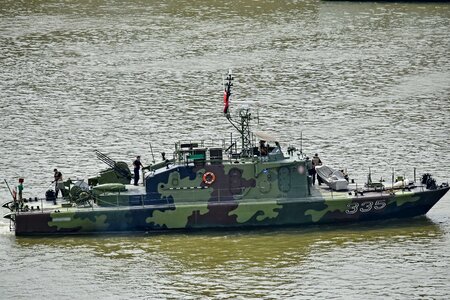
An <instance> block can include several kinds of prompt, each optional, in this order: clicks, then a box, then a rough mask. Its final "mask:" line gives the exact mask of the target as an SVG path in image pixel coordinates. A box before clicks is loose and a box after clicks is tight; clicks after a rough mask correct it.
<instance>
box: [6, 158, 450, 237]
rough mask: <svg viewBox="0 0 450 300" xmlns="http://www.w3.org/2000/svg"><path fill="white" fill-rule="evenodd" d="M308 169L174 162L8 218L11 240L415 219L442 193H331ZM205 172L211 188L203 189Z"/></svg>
mask: <svg viewBox="0 0 450 300" xmlns="http://www.w3.org/2000/svg"><path fill="white" fill-rule="evenodd" d="M309 167H310V160H308V159H298V158H297V157H296V158H293V157H286V158H284V159H281V160H278V161H264V160H262V159H260V158H252V159H241V160H239V161H222V162H221V163H214V164H210V163H208V162H205V163H202V164H186V163H183V164H177V163H174V164H172V165H170V166H164V167H162V168H159V169H158V170H155V171H154V173H152V174H151V175H148V176H147V177H146V179H145V180H146V181H145V186H139V187H135V186H132V185H123V186H121V185H120V184H117V183H115V184H111V185H109V186H101V185H99V186H98V188H94V190H95V191H96V192H95V193H94V195H95V198H96V202H97V203H98V204H102V205H100V206H95V207H94V208H90V207H75V206H72V207H67V208H59V209H56V210H53V211H44V212H41V211H39V212H17V213H13V216H12V218H14V220H15V223H16V234H17V235H33V234H72V233H78V234H80V233H81V234H87V233H98V232H132V231H140V232H151V231H164V230H180V229H184V230H193V229H205V228H244V227H258V226H299V225H307V224H323V223H338V222H351V221H362V220H377V219H385V218H403V217H413V216H417V215H422V214H425V213H426V212H427V211H428V210H429V209H431V207H433V205H434V204H435V203H436V202H437V201H438V200H439V199H440V198H441V197H442V196H443V195H444V194H445V193H446V192H447V191H448V189H449V187H448V186H446V185H443V186H440V187H437V188H436V189H432V190H428V189H426V188H424V187H421V186H420V187H416V188H413V189H411V190H409V191H408V190H407V189H402V190H396V191H377V192H365V193H363V195H361V194H360V193H353V192H352V191H344V192H336V191H331V190H330V189H327V188H323V187H320V188H319V187H316V186H313V185H311V178H310V176H308V174H307V172H306V170H308V168H309ZM208 172H209V173H213V174H214V176H215V180H214V182H211V183H209V182H205V181H208V180H205V179H204V175H205V174H206V173H208ZM117 203H119V204H120V205H119V206H117V205H115V204H117Z"/></svg>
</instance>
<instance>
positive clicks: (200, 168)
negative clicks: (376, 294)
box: [3, 72, 449, 235]
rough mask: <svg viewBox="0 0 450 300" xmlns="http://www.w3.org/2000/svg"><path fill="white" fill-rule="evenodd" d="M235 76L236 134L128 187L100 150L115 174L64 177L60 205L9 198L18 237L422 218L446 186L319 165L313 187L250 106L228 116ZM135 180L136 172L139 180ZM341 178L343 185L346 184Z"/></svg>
mask: <svg viewBox="0 0 450 300" xmlns="http://www.w3.org/2000/svg"><path fill="white" fill-rule="evenodd" d="M232 80H233V77H232V75H231V72H230V73H229V74H228V77H227V81H226V83H225V90H224V111H223V114H224V116H225V117H226V119H227V121H228V122H230V124H231V125H232V126H233V127H234V128H235V129H236V130H237V132H238V133H239V136H238V138H237V139H236V138H234V139H233V138H226V139H218V140H216V141H213V142H206V141H195V142H193V141H189V142H178V143H176V144H175V147H174V151H173V155H172V157H171V158H168V159H166V157H165V155H162V160H161V161H160V162H159V163H155V164H152V165H148V166H145V167H144V168H143V173H142V175H143V176H142V177H143V182H142V184H141V185H133V184H130V180H132V178H133V174H132V173H131V172H130V169H129V168H128V166H127V164H126V163H124V162H116V161H114V160H113V159H111V158H110V157H108V156H107V155H105V154H103V153H101V152H99V151H97V152H96V154H97V157H98V158H99V159H100V160H102V161H103V162H105V163H106V164H107V165H108V166H109V168H108V169H106V170H104V171H101V172H100V174H99V175H98V176H96V177H93V178H89V179H88V180H87V182H85V181H83V180H80V181H76V182H73V181H70V180H68V181H66V182H65V183H64V184H63V186H62V191H63V195H64V199H63V200H62V201H55V199H54V197H52V193H51V192H49V193H48V194H47V198H46V199H38V198H35V199H33V200H31V199H30V200H29V201H27V202H26V203H25V202H19V201H18V200H17V199H15V200H13V201H9V202H6V203H5V204H4V205H3V207H4V208H6V209H8V210H9V212H8V213H7V214H6V215H4V217H5V218H7V219H9V220H10V224H11V229H12V230H14V231H15V233H16V235H49V234H87V233H106V232H153V231H169V230H193V229H204V228H247V227H276V226H302V225H308V224H325V223H328V224H329V223H340V222H357V221H364V220H381V219H388V218H405V217H414V216H419V215H423V214H426V213H427V212H428V211H429V210H430V209H431V208H432V207H433V206H434V205H435V204H436V203H437V202H438V201H439V199H441V198H442V197H443V196H444V195H445V193H447V191H448V190H449V186H448V184H447V183H442V184H440V185H438V184H436V183H435V181H434V179H432V178H431V176H430V175H429V174H425V175H424V176H422V181H421V182H418V183H414V185H409V186H408V187H406V186H403V187H400V188H395V189H394V188H389V187H386V186H379V187H375V186H374V185H373V184H372V186H364V185H359V187H358V186H357V185H355V184H349V183H348V182H347V181H346V179H345V177H344V178H342V176H341V174H339V173H337V172H335V171H334V170H332V169H331V168H329V167H328V168H325V167H322V168H317V172H318V174H319V176H320V177H321V178H323V179H324V180H325V181H327V187H318V186H316V185H314V184H313V182H312V178H311V176H310V173H309V170H311V169H312V161H311V159H310V158H309V157H307V156H306V155H304V153H302V151H301V150H298V149H295V147H292V146H289V147H288V149H287V152H286V153H287V154H285V152H284V151H283V149H282V147H281V145H280V143H279V142H278V141H276V139H275V138H273V137H270V138H269V135H264V134H262V133H259V134H254V133H253V132H252V131H251V129H250V124H251V120H252V116H251V113H250V109H248V108H241V109H238V110H237V114H235V115H233V116H232V114H231V112H230V107H229V104H230V98H231V94H232V93H231V88H232ZM135 176H136V175H135ZM344 181H345V182H344Z"/></svg>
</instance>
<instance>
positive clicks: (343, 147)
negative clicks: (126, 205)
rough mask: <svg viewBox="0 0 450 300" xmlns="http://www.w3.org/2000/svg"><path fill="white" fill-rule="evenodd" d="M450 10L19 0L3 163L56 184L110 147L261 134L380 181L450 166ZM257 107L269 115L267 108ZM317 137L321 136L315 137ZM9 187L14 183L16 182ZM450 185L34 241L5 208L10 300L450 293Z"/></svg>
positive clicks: (1, 30)
mask: <svg viewBox="0 0 450 300" xmlns="http://www.w3.org/2000/svg"><path fill="white" fill-rule="evenodd" d="M449 32H450V5H449V4H448V3H421V2H414V3H407V2H401V3H389V2H383V3H371V2H363V3H351V2H322V1H315V0H305V1H294V0H291V1H261V0H255V1H247V0H240V1H228V2H227V1H212V0H200V1H197V0H196V1H126V2H120V1H95V0H94V1H44V0H41V1H23V2H22V1H9V0H6V1H2V3H1V4H0V138H1V144H0V153H1V156H0V165H1V166H2V168H1V169H0V175H1V176H2V178H1V179H2V180H3V179H6V180H8V182H10V183H11V184H12V183H13V182H15V181H16V180H17V178H18V177H24V178H25V195H26V196H34V195H42V194H43V193H44V192H45V190H47V188H48V187H49V185H50V182H51V180H52V175H53V174H52V170H53V168H55V167H57V168H58V169H60V170H61V171H62V172H63V174H64V176H65V177H66V178H67V177H71V178H86V177H88V176H92V175H95V174H96V172H97V171H98V170H99V169H102V168H104V167H105V165H103V164H102V162H100V161H98V160H97V159H96V158H95V155H94V153H93V150H94V149H98V150H101V151H102V152H105V153H107V154H108V155H110V156H111V157H113V158H114V159H116V160H124V161H127V162H129V163H131V160H132V158H133V157H134V156H136V155H138V154H140V155H141V156H142V157H143V160H144V163H145V162H150V161H151V160H152V156H151V152H150V146H149V144H150V143H151V145H152V148H153V151H154V153H155V156H156V159H160V155H159V153H160V152H162V151H165V152H166V153H171V151H172V146H173V144H174V143H175V142H176V141H179V140H186V139H187V140H190V139H195V140H199V139H218V138H223V137H229V132H230V131H231V130H232V128H231V126H230V125H229V124H228V123H227V122H226V120H225V119H224V118H223V116H222V114H221V110H222V100H221V99H222V98H221V96H222V77H223V76H224V75H225V74H226V72H227V71H228V69H229V68H231V69H232V70H233V73H234V74H235V78H236V79H235V85H234V91H235V94H234V98H233V99H232V107H231V108H232V110H234V111H236V108H237V107H239V106H240V105H249V106H251V107H253V108H256V110H257V111H258V114H257V115H259V122H258V124H255V126H254V129H262V130H268V131H272V132H276V133H277V135H278V136H279V137H280V139H281V141H282V142H283V143H282V145H283V146H287V145H288V144H294V145H296V146H300V144H301V145H302V148H303V151H304V152H306V153H307V154H309V155H311V154H313V153H315V152H319V153H320V155H321V157H322V160H323V161H324V162H325V163H326V164H329V165H330V166H333V167H342V168H347V169H348V171H349V173H350V175H351V177H352V178H355V179H356V180H358V181H360V182H361V181H363V180H364V179H365V176H366V175H367V172H368V169H369V167H370V168H371V170H372V172H373V173H374V174H375V176H376V177H381V176H383V177H385V178H386V177H387V178H390V176H391V172H392V169H394V170H395V172H396V174H404V175H406V176H407V177H412V174H413V171H412V170H413V168H414V167H416V168H417V172H418V174H421V173H423V172H431V173H432V174H433V175H434V176H435V177H436V178H437V180H438V181H439V182H442V181H447V180H448V178H449V177H450V172H449V169H450V151H449V150H450V149H449V148H450V144H449V137H450V134H449V130H448V126H449V124H450V108H449V102H450V54H449V53H450V52H449V49H450V35H449ZM255 114H256V112H255V113H254V115H255ZM301 136H302V137H303V139H302V142H301ZM0 196H1V199H3V200H2V201H1V202H3V201H4V200H7V199H8V197H9V192H8V190H7V189H6V186H5V185H2V186H1V187H0ZM449 202H450V196H449V195H447V196H445V197H444V198H443V200H442V201H441V202H440V203H438V204H437V205H436V206H435V207H434V208H433V209H432V210H431V211H430V212H429V213H428V214H427V216H426V217H422V218H417V219H413V220H407V221H389V222H383V223H381V224H378V223H375V224H374V223H364V224H357V225H345V226H343V225H340V226H327V227H308V228H288V229H281V230H256V231H243V232H241V231H231V232H230V231H224V232H200V233H195V234H186V233H177V234H169V235H133V236H125V235H123V236H115V235H112V236H111V235H110V236H95V237H58V238H18V237H17V238H16V237H15V236H14V235H12V234H11V233H10V232H9V227H8V226H9V224H8V223H7V221H6V220H2V221H0V298H2V299H13V298H31V297H34V298H39V299H44V298H46V299H47V298H51V299H69V298H70V299H74V298H79V299H86V298H92V299H94V298H121V299H130V298H187V299H198V298H221V299H222V298H223V299H228V298H267V299H275V298H276V299H283V298H306V299H310V298H319V299H320V298H322V299H324V298H325V299H328V298H341V299H342V298H346V299H347V298H352V299H360V298H361V297H365V298H369V299H382V298H395V299H411V298H416V299H417V298H431V299H447V298H448V297H450V254H449V251H448V249H450V204H449Z"/></svg>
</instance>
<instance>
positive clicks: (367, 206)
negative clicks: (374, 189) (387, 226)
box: [345, 200, 386, 215]
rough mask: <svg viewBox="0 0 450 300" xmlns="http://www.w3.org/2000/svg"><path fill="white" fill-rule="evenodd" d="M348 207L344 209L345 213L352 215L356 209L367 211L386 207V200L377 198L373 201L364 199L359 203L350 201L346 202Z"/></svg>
mask: <svg viewBox="0 0 450 300" xmlns="http://www.w3.org/2000/svg"><path fill="white" fill-rule="evenodd" d="M347 207H348V209H347V210H346V211H345V213H346V214H348V215H352V214H356V213H357V212H358V211H360V212H362V213H367V212H369V211H371V210H372V209H374V210H380V209H383V208H385V207H386V200H377V201H375V202H373V201H364V202H362V203H361V204H359V203H358V202H352V203H349V204H347Z"/></svg>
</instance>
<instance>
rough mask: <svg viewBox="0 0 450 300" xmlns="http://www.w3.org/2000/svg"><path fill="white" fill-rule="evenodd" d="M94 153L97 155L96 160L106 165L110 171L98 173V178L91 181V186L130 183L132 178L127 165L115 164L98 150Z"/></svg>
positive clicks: (123, 163)
mask: <svg viewBox="0 0 450 300" xmlns="http://www.w3.org/2000/svg"><path fill="white" fill-rule="evenodd" d="M94 152H95V154H96V155H97V158H98V159H99V160H100V161H102V162H104V163H105V164H106V165H108V166H109V167H110V169H108V170H105V171H102V172H100V176H98V177H96V178H95V179H97V180H93V182H92V183H93V184H92V185H96V184H95V183H98V184H104V183H123V184H127V183H130V180H131V178H132V176H131V172H130V169H129V168H128V165H127V164H126V163H125V162H122V161H119V162H116V161H114V160H113V159H111V158H110V157H109V156H107V155H106V154H104V153H101V152H100V151H98V150H94ZM95 181H97V182H95Z"/></svg>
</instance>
